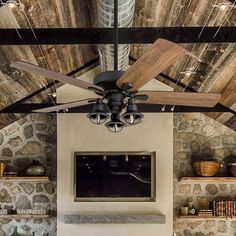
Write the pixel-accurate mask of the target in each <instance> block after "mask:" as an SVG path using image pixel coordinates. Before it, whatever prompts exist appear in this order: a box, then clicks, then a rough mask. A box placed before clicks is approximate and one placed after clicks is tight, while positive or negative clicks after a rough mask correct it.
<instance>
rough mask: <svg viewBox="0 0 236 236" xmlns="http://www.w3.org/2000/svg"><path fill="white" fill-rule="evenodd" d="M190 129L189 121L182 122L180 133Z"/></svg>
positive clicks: (179, 128)
mask: <svg viewBox="0 0 236 236" xmlns="http://www.w3.org/2000/svg"><path fill="white" fill-rule="evenodd" d="M188 127H189V123H188V122H187V121H181V122H180V124H179V127H178V130H179V131H182V130H185V129H187V128H188Z"/></svg>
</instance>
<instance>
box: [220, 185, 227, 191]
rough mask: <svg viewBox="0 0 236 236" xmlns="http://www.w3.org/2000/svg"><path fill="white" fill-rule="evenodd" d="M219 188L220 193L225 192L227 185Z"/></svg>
mask: <svg viewBox="0 0 236 236" xmlns="http://www.w3.org/2000/svg"><path fill="white" fill-rule="evenodd" d="M219 187H220V191H225V190H226V187H227V185H226V184H220V185H219Z"/></svg>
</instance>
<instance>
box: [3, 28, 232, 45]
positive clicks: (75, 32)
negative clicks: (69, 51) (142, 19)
mask: <svg viewBox="0 0 236 236" xmlns="http://www.w3.org/2000/svg"><path fill="white" fill-rule="evenodd" d="M217 29H218V27H205V28H204V30H203V32H202V34H201V37H198V35H199V33H200V32H201V30H202V27H140V28H119V29H118V35H119V39H118V43H119V44H138V43H140V44H149V43H153V42H154V41H155V40H156V39H158V38H164V39H168V40H171V41H173V42H176V43H235V42H236V27H233V26H232V27H221V28H220V30H219V32H218V34H217V35H216V37H215V38H214V37H213V36H214V34H215V32H216V31H217ZM114 30H115V29H114V28H47V29H45V28H36V29H34V32H35V34H36V36H37V39H35V38H34V36H33V34H32V31H31V29H28V28H27V29H25V28H24V29H23V28H21V29H18V33H19V34H20V35H21V37H22V39H21V38H19V36H18V34H17V32H16V30H15V29H9V28H8V29H0V45H56V44H61V45H62V44H114V42H115V37H114V35H115V34H114Z"/></svg>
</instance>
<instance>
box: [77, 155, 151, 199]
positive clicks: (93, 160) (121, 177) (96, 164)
mask: <svg viewBox="0 0 236 236" xmlns="http://www.w3.org/2000/svg"><path fill="white" fill-rule="evenodd" d="M154 198H155V153H153V152H150V153H147V152H142V153H137V152H128V153H126V152H124V153H123V152H119V153H115V152H112V153H97V152H96V153H95V152H88V153H84V152H83V153H80V152H76V153H75V201H122V200H123V201H154Z"/></svg>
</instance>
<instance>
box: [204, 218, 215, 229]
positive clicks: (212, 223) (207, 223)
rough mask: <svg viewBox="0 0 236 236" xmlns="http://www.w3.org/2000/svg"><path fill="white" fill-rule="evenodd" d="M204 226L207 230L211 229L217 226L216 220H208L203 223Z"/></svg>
mask: <svg viewBox="0 0 236 236" xmlns="http://www.w3.org/2000/svg"><path fill="white" fill-rule="evenodd" d="M203 227H204V228H205V229H206V230H209V229H210V228H213V227H215V221H214V220H206V221H205V222H204V224H203Z"/></svg>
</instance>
